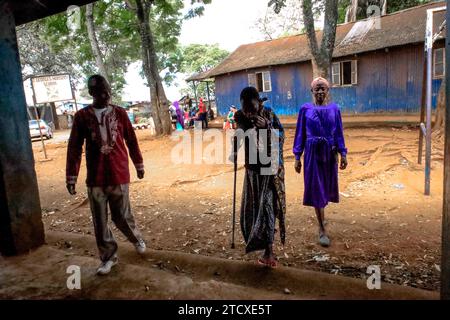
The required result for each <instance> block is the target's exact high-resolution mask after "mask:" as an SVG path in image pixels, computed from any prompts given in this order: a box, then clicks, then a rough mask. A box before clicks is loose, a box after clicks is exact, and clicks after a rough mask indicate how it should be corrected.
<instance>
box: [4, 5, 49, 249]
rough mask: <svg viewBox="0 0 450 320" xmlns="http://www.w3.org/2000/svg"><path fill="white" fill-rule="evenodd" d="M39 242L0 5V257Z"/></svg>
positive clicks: (26, 137)
mask: <svg viewBox="0 0 450 320" xmlns="http://www.w3.org/2000/svg"><path fill="white" fill-rule="evenodd" d="M43 243H44V226H43V224H42V218H41V205H40V202H39V190H38V185H37V179H36V172H35V170H34V159H33V152H32V149H31V141H30V134H29V129H28V117H27V109H26V102H25V93H24V91H23V85H22V76H21V67H20V61H19V51H18V48H17V39H16V30H15V21H14V16H13V13H12V11H11V10H10V7H9V4H8V2H6V1H3V0H0V253H1V254H2V255H5V256H7V255H16V254H20V253H25V252H27V251H29V250H30V249H32V248H36V247H38V246H40V245H42V244H43Z"/></svg>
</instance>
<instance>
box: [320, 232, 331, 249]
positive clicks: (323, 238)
mask: <svg viewBox="0 0 450 320" xmlns="http://www.w3.org/2000/svg"><path fill="white" fill-rule="evenodd" d="M319 243H320V245H321V246H322V247H329V246H330V244H331V241H330V238H328V236H327V235H325V234H319Z"/></svg>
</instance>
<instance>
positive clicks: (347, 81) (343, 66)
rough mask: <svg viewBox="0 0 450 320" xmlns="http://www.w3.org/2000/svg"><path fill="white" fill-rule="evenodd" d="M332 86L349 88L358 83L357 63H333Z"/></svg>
mask: <svg viewBox="0 0 450 320" xmlns="http://www.w3.org/2000/svg"><path fill="white" fill-rule="evenodd" d="M331 81H332V84H333V86H351V85H355V84H357V83H358V61H357V60H349V61H341V62H334V63H333V64H332V65H331Z"/></svg>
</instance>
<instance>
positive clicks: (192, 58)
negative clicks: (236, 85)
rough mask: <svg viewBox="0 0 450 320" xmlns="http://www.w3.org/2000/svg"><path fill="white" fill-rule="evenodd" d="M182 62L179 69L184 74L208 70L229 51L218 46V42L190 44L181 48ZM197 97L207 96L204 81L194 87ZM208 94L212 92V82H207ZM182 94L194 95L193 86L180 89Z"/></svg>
mask: <svg viewBox="0 0 450 320" xmlns="http://www.w3.org/2000/svg"><path fill="white" fill-rule="evenodd" d="M181 52H182V54H181V56H182V63H181V68H180V71H181V72H183V73H186V74H195V73H202V72H205V71H208V70H210V69H212V68H214V67H215V66H217V65H218V64H219V63H220V62H222V61H223V60H224V59H225V58H226V57H227V56H228V55H229V54H230V53H229V52H228V51H226V50H223V49H221V48H220V47H219V45H218V44H213V45H208V44H191V45H188V46H185V47H183V48H181ZM196 89H197V90H196V91H197V96H198V97H207V95H208V92H207V87H206V84H205V82H200V83H199V84H198V86H197V88H196ZM209 89H210V94H211V95H213V94H214V89H215V87H214V83H213V82H211V83H210V84H209ZM182 92H183V94H189V96H191V97H194V96H195V95H194V88H193V86H192V85H191V86H189V87H188V88H185V89H184V90H182Z"/></svg>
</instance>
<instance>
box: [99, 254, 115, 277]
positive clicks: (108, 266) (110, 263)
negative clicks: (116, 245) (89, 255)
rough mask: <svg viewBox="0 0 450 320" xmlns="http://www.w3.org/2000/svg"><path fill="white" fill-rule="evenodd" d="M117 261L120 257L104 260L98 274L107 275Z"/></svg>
mask: <svg viewBox="0 0 450 320" xmlns="http://www.w3.org/2000/svg"><path fill="white" fill-rule="evenodd" d="M117 262H119V259H117V257H115V258H111V259H110V260H108V261H106V262H102V263H101V264H100V267H98V269H97V274H98V275H105V274H108V273H110V272H111V268H112V267H114V266H115V265H116V264H117Z"/></svg>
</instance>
